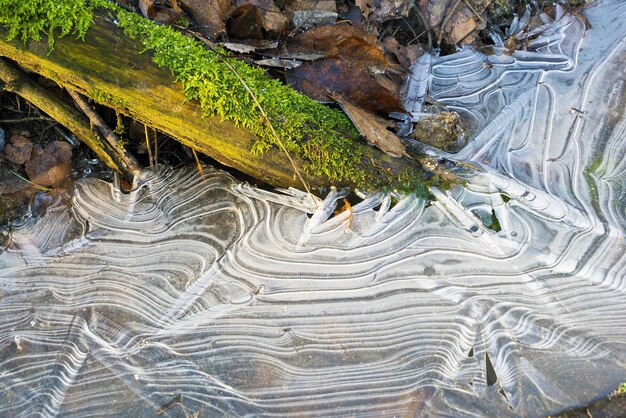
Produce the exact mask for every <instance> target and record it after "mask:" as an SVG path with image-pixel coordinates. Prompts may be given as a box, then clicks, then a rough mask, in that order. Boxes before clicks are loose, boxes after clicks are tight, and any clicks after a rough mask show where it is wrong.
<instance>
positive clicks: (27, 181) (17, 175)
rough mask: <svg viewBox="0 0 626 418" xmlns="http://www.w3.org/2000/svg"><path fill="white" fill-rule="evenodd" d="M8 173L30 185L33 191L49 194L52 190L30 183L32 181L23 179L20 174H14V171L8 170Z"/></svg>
mask: <svg viewBox="0 0 626 418" xmlns="http://www.w3.org/2000/svg"><path fill="white" fill-rule="evenodd" d="M9 172H10V173H11V174H13V175H14V176H15V177H17V178H19V179H21V180H24V181H25V182H26V183H28V184H30V185H31V186H32V187H34V188H35V189H39V190H41V191H44V192H49V191H50V190H52V189H51V188H49V187H45V186H42V185H40V184H37V183H34V182H32V181H30V180H28V179H27V178H26V177H24V176H22V175H20V174H18V173H16V172H15V171H13V170H9Z"/></svg>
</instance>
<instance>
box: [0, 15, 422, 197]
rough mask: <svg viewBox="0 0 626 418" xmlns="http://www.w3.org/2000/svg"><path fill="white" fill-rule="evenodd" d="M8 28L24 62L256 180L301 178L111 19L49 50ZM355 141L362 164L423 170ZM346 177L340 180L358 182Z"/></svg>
mask: <svg viewBox="0 0 626 418" xmlns="http://www.w3.org/2000/svg"><path fill="white" fill-rule="evenodd" d="M6 35H7V32H6V30H5V29H3V28H1V27H0V56H5V57H8V58H10V59H12V60H14V61H16V62H17V63H19V65H21V66H22V67H23V68H25V69H27V70H29V71H33V72H36V73H38V74H41V75H43V76H45V77H47V78H49V79H51V80H54V81H56V82H57V83H59V84H60V85H62V86H63V87H66V88H68V89H71V90H75V91H78V92H80V93H82V94H84V95H86V96H88V97H90V98H92V99H94V100H96V101H98V102H100V103H102V104H105V105H107V106H109V107H112V108H114V109H116V110H118V111H120V112H122V113H125V114H127V115H129V116H131V117H133V118H134V119H136V120H138V121H139V122H142V123H144V124H146V125H148V126H150V127H152V128H155V129H157V130H159V131H162V132H164V133H166V134H168V135H170V136H172V137H173V138H174V139H176V140H178V141H179V142H181V143H183V144H185V145H187V146H189V147H191V148H193V149H195V150H197V151H199V152H202V153H204V154H206V155H208V156H210V157H212V158H213V159H215V160H217V161H219V162H220V163H222V164H224V165H227V166H230V167H233V168H235V169H237V170H239V171H242V172H244V173H246V174H249V175H250V176H252V177H255V178H257V179H259V180H262V181H265V182H267V183H269V184H272V185H275V186H280V187H288V186H293V187H300V186H301V182H300V180H299V179H298V178H297V176H296V175H295V172H294V168H293V166H292V164H291V163H290V161H289V159H288V158H287V157H286V156H285V154H284V153H283V152H282V151H281V150H280V149H270V150H268V151H266V152H265V153H263V154H261V155H252V154H251V153H250V150H251V149H252V146H253V144H254V143H255V142H256V141H257V139H258V138H257V137H256V136H255V135H254V134H252V133H251V132H250V131H249V130H247V129H246V128H244V127H243V126H236V125H235V124H234V123H232V122H230V121H223V120H221V119H220V118H219V117H203V112H202V109H201V108H200V105H199V104H198V103H195V102H193V101H185V97H184V92H183V90H182V88H181V85H180V83H174V80H173V77H172V75H171V74H170V73H169V72H168V71H167V70H164V69H159V68H157V67H156V66H155V65H154V64H153V63H152V61H151V58H150V57H149V56H148V54H140V51H141V46H140V44H139V43H138V42H135V41H132V40H130V39H128V38H127V37H125V36H124V35H123V34H121V33H120V31H119V30H118V29H117V28H116V26H114V25H113V24H112V23H111V22H108V21H106V20H104V19H102V18H96V19H95V21H94V23H93V24H92V26H91V27H90V29H89V30H88V32H87V35H86V37H85V40H84V41H82V40H77V39H75V38H73V37H72V36H65V37H63V38H59V39H56V41H55V49H54V51H53V52H52V53H50V50H49V47H48V43H47V42H46V41H40V42H28V43H27V44H26V45H24V44H23V43H22V42H20V41H17V40H16V41H11V42H7V41H6ZM42 110H44V109H42ZM44 111H45V110H44ZM51 116H52V115H51ZM53 117H55V116H53ZM55 118H56V117H55ZM358 146H359V147H360V149H361V150H362V151H363V161H362V165H363V167H364V169H365V170H370V171H371V172H372V173H374V175H376V176H380V175H381V174H380V171H381V170H380V167H383V169H384V171H385V173H390V174H391V175H393V174H394V173H400V172H405V173H406V172H407V171H409V172H410V171H411V170H415V171H417V170H421V168H420V165H419V163H418V162H416V161H412V160H410V159H408V158H402V159H400V158H393V157H390V156H388V155H386V154H384V153H382V152H380V151H378V150H376V149H374V148H372V147H370V146H369V145H367V144H366V143H365V142H363V143H362V144H361V143H359V144H358ZM372 162H374V164H372ZM294 163H295V165H296V166H297V168H298V170H299V172H301V173H303V176H304V180H305V181H306V182H307V183H308V184H309V185H310V186H311V187H313V188H319V187H323V186H328V185H329V184H330V181H329V180H328V178H326V177H325V176H323V175H312V174H305V172H306V170H304V167H305V165H306V162H305V161H303V160H302V159H299V158H294ZM357 164H358V162H357ZM346 183H347V184H342V186H343V185H348V186H350V185H353V184H351V182H349V181H348V182H346Z"/></svg>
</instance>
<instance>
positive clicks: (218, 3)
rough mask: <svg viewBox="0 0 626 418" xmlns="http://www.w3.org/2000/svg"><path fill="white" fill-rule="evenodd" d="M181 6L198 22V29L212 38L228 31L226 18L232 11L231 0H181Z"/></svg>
mask: <svg viewBox="0 0 626 418" xmlns="http://www.w3.org/2000/svg"><path fill="white" fill-rule="evenodd" d="M180 6H181V7H182V8H183V9H184V10H185V11H186V12H187V13H189V15H190V16H191V17H192V19H193V20H194V21H195V22H196V23H197V24H198V26H199V28H198V30H199V31H200V32H201V33H202V34H204V35H206V36H208V37H209V38H211V39H216V38H218V37H219V36H220V35H222V34H224V33H226V25H225V24H224V20H225V19H226V18H227V17H228V14H229V11H230V0H180Z"/></svg>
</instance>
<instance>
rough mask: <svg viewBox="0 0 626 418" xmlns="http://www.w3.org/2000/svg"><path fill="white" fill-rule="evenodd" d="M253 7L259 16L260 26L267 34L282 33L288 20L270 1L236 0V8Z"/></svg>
mask: <svg viewBox="0 0 626 418" xmlns="http://www.w3.org/2000/svg"><path fill="white" fill-rule="evenodd" d="M246 5H248V6H254V7H255V8H256V9H257V10H258V12H259V14H260V16H261V26H262V27H263V29H265V30H266V31H268V32H283V31H284V30H285V29H286V28H287V25H289V19H288V18H287V17H286V16H284V15H283V13H282V11H281V10H280V9H279V8H278V6H276V5H275V4H274V2H273V1H272V0H237V1H236V2H235V6H236V7H241V6H246Z"/></svg>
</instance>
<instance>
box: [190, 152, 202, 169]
mask: <svg viewBox="0 0 626 418" xmlns="http://www.w3.org/2000/svg"><path fill="white" fill-rule="evenodd" d="M191 152H192V153H193V158H195V159H196V166H197V167H198V172H199V173H200V175H202V174H204V170H203V169H202V163H200V159H199V158H198V154H197V153H196V150H195V149H193V148H192V149H191Z"/></svg>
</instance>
